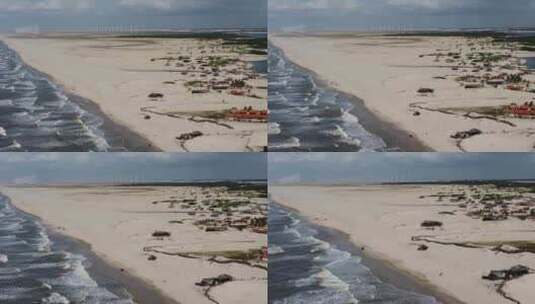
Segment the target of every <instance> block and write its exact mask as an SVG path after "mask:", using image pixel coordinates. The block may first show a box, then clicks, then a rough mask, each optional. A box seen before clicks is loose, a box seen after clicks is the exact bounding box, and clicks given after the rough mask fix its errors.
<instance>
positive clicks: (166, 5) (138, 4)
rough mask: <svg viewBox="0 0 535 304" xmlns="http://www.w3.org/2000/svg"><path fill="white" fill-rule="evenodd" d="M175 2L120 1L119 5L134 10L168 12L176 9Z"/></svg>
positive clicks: (155, 0)
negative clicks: (144, 9)
mask: <svg viewBox="0 0 535 304" xmlns="http://www.w3.org/2000/svg"><path fill="white" fill-rule="evenodd" d="M176 2H177V1H175V0H120V1H119V5H122V6H127V7H134V8H155V9H159V10H168V9H171V8H172V7H174V5H175V4H176Z"/></svg>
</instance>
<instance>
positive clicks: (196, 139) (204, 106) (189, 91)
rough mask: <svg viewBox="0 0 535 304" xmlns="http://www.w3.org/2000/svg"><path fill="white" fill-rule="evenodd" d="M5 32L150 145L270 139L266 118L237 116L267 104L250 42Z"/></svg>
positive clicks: (70, 89)
mask: <svg viewBox="0 0 535 304" xmlns="http://www.w3.org/2000/svg"><path fill="white" fill-rule="evenodd" d="M0 39H1V40H3V41H4V42H6V43H7V44H8V45H9V47H11V48H13V49H14V50H16V51H17V52H18V53H19V54H20V56H21V57H22V59H23V60H24V61H25V62H26V63H27V64H29V65H30V66H32V67H33V68H35V69H37V70H39V71H41V72H44V73H46V74H48V75H49V76H50V77H51V78H52V79H53V80H54V81H55V82H56V83H57V84H59V85H61V86H63V87H64V88H65V90H66V92H67V93H68V94H76V95H79V96H81V97H84V98H87V99H89V100H91V101H92V102H94V103H95V104H96V105H97V106H98V107H99V108H100V110H101V111H102V112H103V113H104V114H105V115H107V116H108V117H109V118H110V119H111V120H113V121H114V122H116V123H117V124H118V125H121V126H124V127H126V128H128V129H130V130H132V131H133V132H135V133H137V134H139V136H141V137H143V138H145V139H146V140H147V141H149V142H150V145H151V147H147V148H146V150H148V151H152V150H163V151H192V152H195V151H212V152H227V151H228V152H237V151H262V150H264V148H265V146H266V145H267V126H266V123H265V122H262V121H258V120H254V119H253V120H250V119H247V120H245V119H236V117H237V116H233V113H234V112H235V111H240V110H242V109H244V108H251V109H252V110H254V111H263V110H266V108H267V102H266V100H267V80H266V78H265V74H260V73H256V72H255V71H254V69H253V62H256V61H262V60H265V59H266V56H265V55H259V54H255V53H254V52H249V51H247V46H243V45H240V44H232V43H231V44H226V43H225V40H224V39H203V38H195V37H188V38H180V39H174V38H168V37H163V38H162V37H158V36H154V37H129V36H124V37H118V36H117V35H109V34H103V35H102V34H101V35H96V34H72V33H71V34H59V33H56V34H40V35H30V34H25V35H15V36H2V37H0ZM241 80H243V81H244V82H241Z"/></svg>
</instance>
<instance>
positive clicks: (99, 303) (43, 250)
mask: <svg viewBox="0 0 535 304" xmlns="http://www.w3.org/2000/svg"><path fill="white" fill-rule="evenodd" d="M72 248H73V247H72V244H70V243H69V242H67V241H66V240H62V239H61V238H59V237H57V236H51V235H49V234H48V233H47V231H46V229H45V227H43V225H42V224H41V223H40V221H39V220H38V219H37V218H35V217H33V216H31V215H28V214H26V213H23V212H22V211H20V210H18V209H16V208H15V207H14V206H13V205H12V204H11V203H10V200H9V198H8V197H6V196H4V195H2V194H0V303H3V304H30V303H42V304H69V303H86V304H104V303H106V304H133V303H134V302H133V300H132V296H131V295H130V294H129V293H128V292H127V291H126V289H125V288H123V287H122V286H121V285H120V284H118V283H116V282H113V281H111V280H107V279H106V280H103V279H102V280H96V279H94V278H93V277H92V276H91V275H90V273H89V269H90V268H91V261H90V260H89V259H88V258H86V257H85V256H84V255H83V254H81V253H79V252H75V250H73V249H72Z"/></svg>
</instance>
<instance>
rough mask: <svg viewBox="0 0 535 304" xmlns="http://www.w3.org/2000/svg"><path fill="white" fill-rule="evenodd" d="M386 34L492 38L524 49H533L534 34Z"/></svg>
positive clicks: (534, 45)
mask: <svg viewBox="0 0 535 304" xmlns="http://www.w3.org/2000/svg"><path fill="white" fill-rule="evenodd" d="M386 36H398V37H423V36H426V37H468V38H488V37H490V38H493V39H494V40H495V41H497V42H519V43H522V44H523V45H524V46H523V47H522V50H524V51H535V34H532V35H518V34H516V35H515V34H508V33H506V32H500V31H417V32H406V33H392V34H386Z"/></svg>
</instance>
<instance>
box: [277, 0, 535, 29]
mask: <svg viewBox="0 0 535 304" xmlns="http://www.w3.org/2000/svg"><path fill="white" fill-rule="evenodd" d="M534 16H535V0H270V1H269V27H270V28H272V29H276V30H293V31H295V30H310V29H314V30H386V29H399V28H401V29H425V28H471V27H477V28H480V27H504V26H505V27H510V26H515V27H518V26H522V27H529V26H535V18H534Z"/></svg>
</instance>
